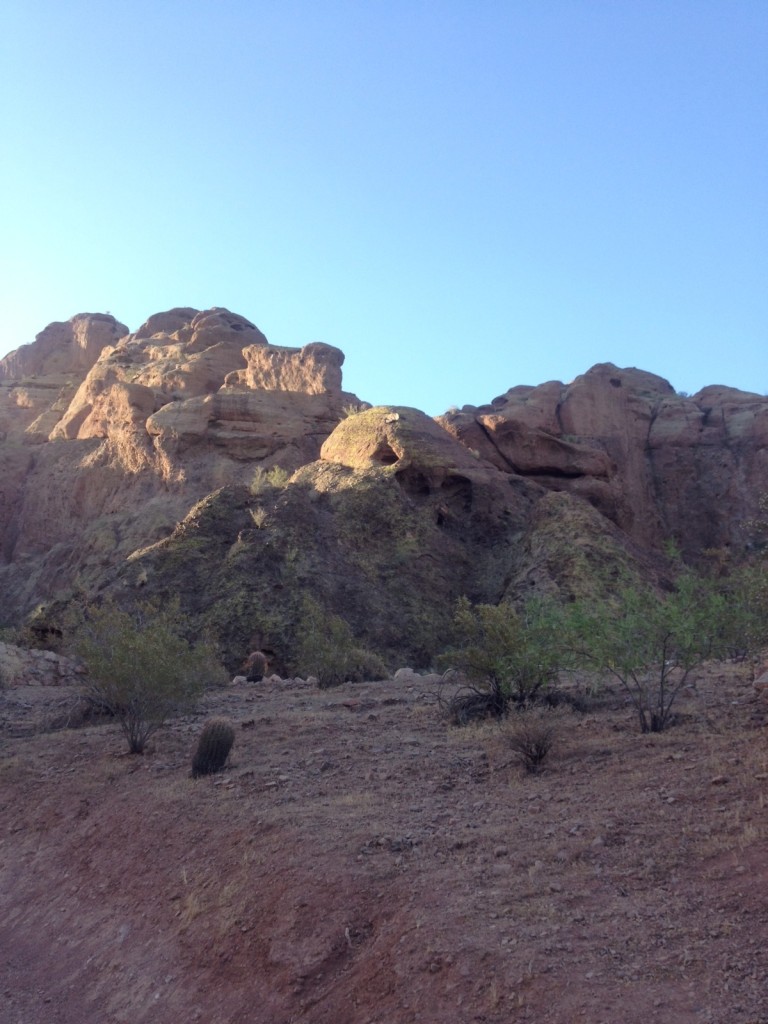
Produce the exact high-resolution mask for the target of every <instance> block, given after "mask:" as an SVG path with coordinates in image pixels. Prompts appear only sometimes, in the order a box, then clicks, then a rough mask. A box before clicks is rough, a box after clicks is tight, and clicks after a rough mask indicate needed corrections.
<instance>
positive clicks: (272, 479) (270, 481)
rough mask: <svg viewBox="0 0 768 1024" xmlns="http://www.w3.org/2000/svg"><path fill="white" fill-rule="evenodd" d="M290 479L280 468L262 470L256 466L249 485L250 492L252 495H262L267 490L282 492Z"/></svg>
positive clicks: (287, 473) (285, 471)
mask: <svg viewBox="0 0 768 1024" xmlns="http://www.w3.org/2000/svg"><path fill="white" fill-rule="evenodd" d="M290 479H291V474H290V473H289V472H288V470H286V469H283V468H282V466H273V467H272V468H271V469H267V470H265V469H263V468H262V467H261V466H257V468H256V470H255V471H254V474H253V477H252V478H251V483H250V492H251V494H253V495H257V494H263V493H264V492H265V491H269V490H276V491H279V490H282V489H283V487H285V486H286V484H287V483H288V481H289V480H290Z"/></svg>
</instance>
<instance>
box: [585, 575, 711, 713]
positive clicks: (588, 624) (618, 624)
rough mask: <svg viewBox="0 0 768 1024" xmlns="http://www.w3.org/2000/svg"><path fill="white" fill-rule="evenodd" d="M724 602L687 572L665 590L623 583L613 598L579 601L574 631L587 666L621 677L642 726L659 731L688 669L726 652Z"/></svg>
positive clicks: (688, 674)
mask: <svg viewBox="0 0 768 1024" xmlns="http://www.w3.org/2000/svg"><path fill="white" fill-rule="evenodd" d="M726 619H727V602H726V600H725V598H724V596H723V595H722V594H719V593H717V591H716V589H715V587H714V586H713V585H712V584H711V583H709V582H708V581H706V580H703V579H700V578H698V577H696V576H694V575H693V574H691V573H684V574H683V575H682V576H681V577H680V578H679V580H678V581H677V585H676V588H675V590H674V591H673V592H672V593H670V594H667V595H665V596H662V595H659V594H657V593H656V592H655V591H653V590H651V589H650V588H649V587H639V586H629V585H625V586H623V587H620V588H619V589H618V590H617V592H616V594H615V596H614V597H613V599H611V600H605V601H601V602H593V603H591V604H589V605H587V604H585V603H581V604H576V605H574V606H573V607H572V608H571V610H570V624H569V625H570V635H571V642H572V644H573V647H574V649H575V651H576V652H577V653H578V656H579V658H580V660H581V662H582V664H583V665H584V666H585V667H588V668H589V667H591V668H593V669H597V671H598V672H600V673H602V674H604V675H606V676H612V677H613V678H614V679H617V680H618V681H619V683H620V684H621V685H622V687H623V688H624V690H625V691H626V693H627V694H628V696H629V698H630V700H631V701H632V704H633V706H634V708H635V711H636V713H637V716H638V721H639V724H640V729H641V731H642V732H644V733H646V732H662V731H663V730H664V729H665V728H666V727H667V726H668V725H669V723H670V721H671V716H672V708H673V706H674V703H675V700H676V699H677V696H678V695H679V693H680V691H681V690H682V689H683V687H684V686H685V685H686V684H687V683H688V681H689V679H690V677H691V673H692V672H693V671H694V670H695V669H697V668H698V667H700V666H701V664H702V663H703V662H704V661H706V660H707V659H709V658H717V657H723V656H724V655H725V654H726V653H727V647H728V642H729V638H731V627H730V626H728V627H727V628H726V626H725V625H724V623H725V622H726Z"/></svg>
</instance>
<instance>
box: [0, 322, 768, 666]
mask: <svg viewBox="0 0 768 1024" xmlns="http://www.w3.org/2000/svg"><path fill="white" fill-rule="evenodd" d="M343 361H344V356H343V354H342V353H341V352H340V351H339V350H338V349H336V348H333V347H332V346H330V345H325V344H321V343H319V342H314V343H310V344H308V345H305V346H304V347H300V348H285V347H279V346H273V345H270V344H269V342H268V341H267V339H266V337H265V336H264V335H263V334H262V333H261V332H260V331H259V330H258V329H257V328H256V326H255V325H254V324H253V323H251V322H250V321H249V320H246V319H245V318H244V317H241V316H238V315H236V314H234V313H231V312H229V311H228V310H225V309H212V310H206V311H198V310H195V309H191V308H186V307H180V308H176V309H172V310H169V311H167V312H164V313H158V314H156V315H154V316H152V317H150V318H149V319H148V320H147V321H146V323H145V324H143V325H142V326H141V327H140V328H139V330H137V331H135V332H134V333H132V334H129V333H128V331H127V329H126V328H125V327H124V326H123V325H122V324H119V323H118V322H117V321H116V320H114V318H112V317H105V316H91V315H88V316H85V315H84V316H82V317H74V318H73V319H72V320H71V321H69V323H68V324H56V325H52V326H51V327H50V328H48V329H46V331H43V332H42V334H41V335H39V336H38V339H37V341H36V342H35V343H34V345H31V346H26V347H25V349H20V350H19V351H18V352H17V353H12V354H11V355H10V356H7V357H6V359H5V360H3V361H2V363H0V370H1V371H2V372H0V430H2V431H3V434H2V441H1V442H0V531H1V534H0V535H1V538H2V546H1V548H0V586H2V588H3V589H2V592H3V594H4V595H5V610H4V616H3V617H4V620H5V621H6V622H8V623H13V622H18V621H20V620H21V619H22V618H23V617H24V616H26V615H27V614H28V613H29V612H30V611H31V609H33V608H34V607H35V606H37V605H39V604H40V603H41V602H43V603H46V602H48V603H51V602H53V603H55V602H60V603H66V602H67V601H68V600H70V599H71V597H72V596H73V594H74V593H75V592H77V593H79V594H81V595H82V594H84V595H85V596H88V595H92V594H94V593H96V592H99V593H105V592H110V593H113V594H115V595H116V596H118V597H119V599H120V600H125V601H129V600H134V599H138V598H140V597H141V596H142V595H145V596H156V597H159V598H163V597H164V596H166V595H168V594H178V595H180V596H181V597H182V600H183V602H184V606H185V609H186V610H187V612H188V613H189V614H191V615H193V616H194V617H195V618H196V621H199V623H200V625H201V627H202V626H205V627H208V628H210V629H211V630H213V632H214V633H215V634H216V635H217V636H218V637H219V638H220V640H221V642H222V643H223V645H224V647H225V649H226V650H229V651H231V652H233V654H232V667H233V668H234V667H236V666H237V664H239V661H241V660H242V657H243V654H242V651H243V649H246V650H252V649H255V648H260V649H263V650H267V651H268V652H269V654H270V658H271V659H274V663H275V664H276V665H277V666H279V667H280V668H281V669H286V670H288V669H290V664H289V660H290V659H288V660H287V661H286V653H287V652H289V651H290V649H291V647H292V645H293V646H295V643H296V640H297V633H296V631H297V629H298V628H299V623H300V617H301V600H300V599H301V595H302V593H304V592H305V591H307V590H309V591H311V593H312V594H313V595H314V596H315V597H316V599H317V600H319V601H320V603H321V604H323V605H324V606H325V607H327V608H328V609H329V610H332V611H335V612H337V613H339V614H342V615H343V616H344V617H345V618H346V619H347V621H348V622H349V623H350V624H351V625H352V626H353V628H354V629H355V632H356V633H357V634H359V635H360V636H361V637H362V638H364V639H365V641H366V642H367V643H368V644H369V645H370V646H372V647H373V648H375V649H376V650H379V651H382V652H387V653H388V654H389V655H391V656H392V658H393V659H396V660H400V659H406V660H407V661H408V662H409V663H412V664H418V665H426V664H428V662H429V659H430V657H431V653H432V652H434V651H435V650H437V649H440V648H441V647H442V646H444V644H445V639H446V632H447V630H448V628H449V619H450V610H451V607H452V604H453V602H454V600H455V599H456V597H458V596H459V595H461V594H467V595H468V596H469V597H470V598H471V599H473V600H478V601H491V602H493V601H498V600H500V599H501V598H502V597H505V596H507V597H511V598H517V597H520V596H522V595H525V594H530V593H547V592H551V593H557V594H560V595H561V596H564V597H571V596H577V595H580V594H590V593H592V592H593V590H594V588H595V586H597V585H598V584H596V582H595V581H600V583H599V585H601V586H605V585H607V584H608V585H609V584H610V580H611V579H612V578H615V576H616V575H617V574H618V573H619V572H621V573H635V574H638V575H640V576H642V577H644V578H650V579H654V580H656V581H659V580H661V579H662V577H663V575H664V573H665V571H666V568H665V567H668V563H667V562H666V556H665V553H664V552H665V548H666V547H667V546H668V545H669V542H674V544H675V545H677V547H678V548H679V549H680V550H681V551H682V553H683V555H684V556H685V557H686V559H688V560H689V561H692V562H700V561H701V560H702V559H704V558H705V557H706V556H707V552H709V551H711V550H712V549H717V550H718V551H720V552H721V553H722V552H724V551H727V552H731V553H732V555H733V557H735V558H738V557H739V556H740V555H742V554H744V553H745V552H746V551H748V549H749V546H750V544H751V543H752V542H753V540H754V536H753V532H754V531H753V530H752V528H751V527H750V525H749V524H750V521H751V520H752V519H753V518H754V517H755V516H756V515H757V512H758V500H759V497H760V495H761V494H764V493H766V492H768V454H767V453H768V399H767V398H764V397H761V396H759V395H756V394H746V393H743V392H739V391H735V390H732V389H729V388H723V387H710V388H705V389H704V390H703V391H701V392H699V393H698V394H697V395H694V396H693V397H690V398H689V397H685V396H681V395H678V394H676V393H675V392H674V390H673V389H672V388H671V387H670V385H669V384H668V383H667V382H666V381H665V380H663V379H662V378H660V377H657V376H654V375H653V374H651V373H647V372H644V371H641V370H637V369H619V368H617V367H615V366H613V365H611V364H601V365H598V366H595V367H593V368H592V369H591V370H589V371H588V372H587V373H585V374H583V375H582V376H580V377H578V378H576V380H574V381H573V382H572V383H570V384H562V383H560V382H557V381H551V382H549V383H546V384H542V385H540V386H538V387H521V386H518V387H513V388H511V389H510V390H509V391H508V392H506V393H505V394H504V395H501V396H500V397H499V398H496V399H494V400H493V402H491V403H490V404H489V405H485V406H480V407H478V408H475V407H470V406H465V407H464V408H463V409H461V410H459V411H455V412H451V413H448V414H446V415H445V416H443V417H440V418H439V419H437V420H433V419H431V418H430V417H428V416H426V415H425V414H424V413H422V412H420V411H419V410H418V409H410V408H401V407H389V406H388V407H379V408H370V407H367V406H365V404H364V403H360V402H359V400H358V399H356V398H355V396H354V395H349V394H346V393H345V392H344V391H343V390H342V364H343ZM273 467H280V468H281V470H282V471H283V472H282V474H279V475H277V476H269V474H268V473H267V471H268V470H270V469H271V468H273ZM257 471H261V472H260V473H257ZM291 474H292V475H291ZM255 475H256V476H257V478H258V485H257V486H255V487H250V486H249V485H250V484H251V483H252V481H253V480H254V476H255ZM289 478H290V479H289ZM286 481H287V482H286ZM2 624H3V622H2V621H0V625H2ZM400 663H401V664H402V663H403V661H402V660H400Z"/></svg>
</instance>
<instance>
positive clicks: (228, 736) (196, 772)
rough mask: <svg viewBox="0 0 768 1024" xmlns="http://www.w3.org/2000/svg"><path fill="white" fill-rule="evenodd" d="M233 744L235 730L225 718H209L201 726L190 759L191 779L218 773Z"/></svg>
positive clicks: (225, 761)
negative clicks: (201, 729) (195, 747)
mask: <svg viewBox="0 0 768 1024" xmlns="http://www.w3.org/2000/svg"><path fill="white" fill-rule="evenodd" d="M234 742H235V730H234V728H233V726H232V723H231V722H230V721H228V720H227V719H226V718H211V719H210V720H209V721H208V722H206V723H205V725H204V726H203V731H202V732H201V733H200V739H199V740H198V741H197V750H196V751H195V756H194V757H193V758H192V778H193V779H196V778H198V776H200V775H212V774H213V773H214V772H220V771H221V770H222V768H223V767H224V765H225V764H226V763H227V758H228V757H229V752H230V750H231V749H232V746H233V744H234Z"/></svg>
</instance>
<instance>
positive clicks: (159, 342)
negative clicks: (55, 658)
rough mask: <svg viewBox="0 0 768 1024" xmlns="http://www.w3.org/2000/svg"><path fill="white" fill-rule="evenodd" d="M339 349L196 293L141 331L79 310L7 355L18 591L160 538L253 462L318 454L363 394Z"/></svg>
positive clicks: (6, 518)
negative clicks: (293, 337)
mask: <svg viewBox="0 0 768 1024" xmlns="http://www.w3.org/2000/svg"><path fill="white" fill-rule="evenodd" d="M343 360H344V356H343V354H342V353H341V352H340V351H339V350H338V349H335V348H332V347H331V346H329V345H322V344H319V343H314V344H310V345H307V346H305V347H304V348H296V349H287V348H281V347H276V346H271V345H269V343H268V342H267V339H266V338H265V336H264V335H263V334H262V333H261V331H259V330H258V329H257V328H256V327H255V325H254V324H252V323H251V322H250V321H248V320H246V319H245V318H244V317H241V316H237V315H236V314H233V313H230V312H229V311H228V310H225V309H212V310H206V311H199V310H195V309H189V308H177V309H173V310H169V311H168V312H165V313H159V314H156V315H155V316H152V317H150V318H149V320H147V322H146V323H145V324H143V325H142V327H141V328H140V329H139V330H138V331H136V332H135V333H133V334H129V333H128V331H127V328H125V327H124V326H123V325H122V324H118V323H117V321H115V320H114V319H113V318H111V317H103V316H90V315H87V316H84V317H74V318H73V319H72V320H71V321H69V323H68V324H64V325H62V324H54V325H51V327H50V328H47V329H46V330H45V331H43V332H42V333H41V334H40V335H38V338H37V341H36V342H35V343H34V345H31V346H27V347H26V348H25V349H20V350H18V352H15V353H11V354H10V355H9V356H7V357H6V359H5V360H3V364H2V366H3V372H4V374H5V379H3V380H2V381H0V387H1V388H2V391H1V392H0V394H2V397H3V399H4V402H3V405H2V406H0V408H4V410H5V420H7V421H8V423H7V429H6V430H5V444H3V445H2V446H1V447H0V468H2V471H3V474H2V481H0V530H2V538H3V542H2V554H3V560H4V563H5V569H4V575H5V577H6V580H7V583H8V585H7V587H6V592H8V591H11V592H12V593H13V594H14V595H15V597H14V603H15V604H16V606H17V607H20V608H22V609H26V608H28V607H30V606H32V605H33V604H34V603H36V602H37V601H39V600H40V599H42V598H46V597H48V596H50V594H51V593H52V590H53V589H54V588H55V589H56V591H58V590H60V589H61V586H62V581H63V580H66V579H69V581H70V583H71V582H72V581H73V580H74V578H75V577H76V576H78V575H79V576H81V577H83V576H85V577H87V578H91V577H93V575H94V572H95V571H96V567H95V565H94V563H98V562H100V563H101V566H102V568H104V567H106V566H109V565H111V564H114V563H115V562H116V561H119V560H120V559H121V558H124V557H126V556H127V555H129V554H130V553H131V551H133V550H134V549H135V548H137V547H141V546H144V545H145V544H147V543H151V542H152V541H155V540H157V539H158V537H160V536H163V535H165V534H167V533H168V532H169V531H170V530H172V529H173V526H174V525H175V523H176V522H177V521H178V520H179V519H181V518H183V516H184V515H185V514H186V512H187V511H188V509H189V507H190V506H191V505H192V504H194V502H195V501H197V500H199V499H200V498H201V497H203V496H204V495H205V494H207V493H209V492H210V491H212V490H214V489H215V488H217V487H220V486H222V485H223V484H230V483H247V482H248V481H249V479H250V478H251V477H252V475H253V472H254V469H255V467H256V465H259V464H261V465H264V466H266V467H269V466H272V465H281V466H282V467H283V468H285V469H287V470H294V469H296V468H297V467H298V466H299V465H303V464H304V463H306V462H309V461H312V460H313V459H315V458H317V456H318V454H319V451H320V446H321V444H322V442H323V441H324V440H325V438H326V437H327V436H328V434H329V433H330V432H331V431H332V429H333V428H334V427H335V426H336V424H337V423H338V422H339V420H340V419H341V417H342V414H343V413H342V410H343V408H344V406H345V405H346V404H348V403H349V402H355V401H356V399H355V397H354V396H353V395H346V394H345V393H344V392H343V391H342V390H341V366H342V363H343ZM15 372H23V373H24V374H27V376H22V377H21V378H19V379H17V378H13V377H11V376H10V374H12V373H15ZM2 423H3V420H0V426H1V425H2ZM33 446H34V448H33ZM96 552H98V555H97V554H96ZM86 570H87V571H86Z"/></svg>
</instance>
